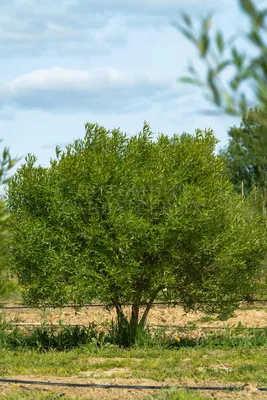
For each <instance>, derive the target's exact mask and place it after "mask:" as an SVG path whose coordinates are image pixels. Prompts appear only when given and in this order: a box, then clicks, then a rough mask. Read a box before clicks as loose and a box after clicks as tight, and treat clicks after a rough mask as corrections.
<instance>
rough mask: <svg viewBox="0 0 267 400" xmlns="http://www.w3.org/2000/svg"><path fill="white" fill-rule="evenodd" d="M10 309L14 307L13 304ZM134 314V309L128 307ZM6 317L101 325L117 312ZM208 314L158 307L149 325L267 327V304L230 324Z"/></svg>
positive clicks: (26, 312) (13, 312)
mask: <svg viewBox="0 0 267 400" xmlns="http://www.w3.org/2000/svg"><path fill="white" fill-rule="evenodd" d="M9 306H12V305H11V304H9ZM126 310H127V312H130V308H129V307H128V309H127V308H126ZM2 312H3V313H4V314H5V316H6V317H7V318H8V319H9V320H10V321H12V322H14V323H17V324H22V325H23V324H40V323H41V322H44V321H46V322H47V323H48V324H58V323H59V321H62V322H63V323H64V324H66V325H84V326H88V324H89V323H95V324H97V325H101V324H105V323H107V322H111V321H112V320H115V319H116V313H115V310H114V309H113V310H110V311H107V310H106V309H105V308H104V307H98V308H96V307H84V308H81V309H80V310H77V309H74V308H64V309H52V308H48V309H45V310H36V309H29V308H20V309H3V311H2ZM204 316H205V314H203V313H200V312H197V313H192V312H191V313H187V314H185V313H184V311H183V309H182V307H179V306H177V307H166V306H154V307H153V308H152V309H151V311H150V313H149V315H148V321H147V322H148V325H150V326H152V325H162V326H186V325H188V324H190V323H195V324H197V325H198V326H200V327H203V326H207V325H209V326H214V327H224V326H236V325H237V324H238V323H242V324H243V325H244V326H247V327H253V328H254V327H266V326H267V305H266V308H264V309H260V310H257V309H253V308H252V309H247V310H242V309H239V310H237V311H236V312H235V314H234V316H233V317H231V318H229V319H228V320H227V321H219V320H216V319H215V318H214V320H213V321H209V322H204V321H201V318H203V317H204Z"/></svg>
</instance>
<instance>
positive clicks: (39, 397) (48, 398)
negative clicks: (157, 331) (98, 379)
mask: <svg viewBox="0 0 267 400" xmlns="http://www.w3.org/2000/svg"><path fill="white" fill-rule="evenodd" d="M60 398H63V399H64V400H78V399H79V397H77V396H75V397H73V396H71V397H69V396H66V395H65V393H52V392H51V393H41V392H39V391H36V390H33V391H31V392H30V393H29V392H25V390H21V389H18V390H13V392H12V393H10V394H8V395H3V396H1V395H0V399H1V400H56V399H60ZM86 399H87V400H90V397H86ZM102 399H104V397H102ZM143 400H210V396H204V395H202V394H200V393H194V392H190V391H185V390H181V391H176V390H162V391H161V392H159V393H156V394H155V395H152V396H145V397H143Z"/></svg>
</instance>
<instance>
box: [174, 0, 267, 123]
mask: <svg viewBox="0 0 267 400" xmlns="http://www.w3.org/2000/svg"><path fill="white" fill-rule="evenodd" d="M239 5H240V8H241V11H242V12H244V13H245V14H246V16H247V17H248V18H249V24H250V29H249V32H248V33H244V34H243V36H241V35H237V34H236V35H234V37H232V38H229V39H228V40H227V39H226V38H225V37H224V35H223V33H222V32H221V31H220V30H217V31H216V32H215V34H214V36H212V33H211V25H212V24H211V17H210V16H208V17H206V18H204V19H203V20H202V21H201V29H200V32H199V33H197V32H196V29H195V27H194V24H193V23H192V21H191V19H189V17H188V16H187V15H183V23H182V24H176V27H177V29H178V30H179V31H180V32H181V33H182V34H183V35H184V36H185V37H186V38H187V39H188V40H189V41H190V42H191V43H193V44H194V45H195V47H196V49H197V51H198V53H199V57H200V59H201V61H202V62H203V63H204V65H205V69H206V77H204V78H203V79H202V78H201V77H200V76H199V74H198V73H197V72H196V69H195V68H194V67H189V68H188V72H189V74H190V75H189V76H187V77H182V78H181V79H180V81H181V82H183V83H189V84H192V85H194V86H200V87H202V88H204V90H205V97H206V98H207V99H208V100H209V101H210V102H211V103H212V104H213V105H215V106H216V107H218V108H220V109H221V110H223V111H225V112H226V113H228V114H232V115H243V114H244V113H245V112H247V111H248V109H249V107H250V106H251V105H252V104H251V101H252V100H251V99H253V101H254V100H256V104H259V105H260V106H261V107H262V108H263V110H264V111H265V112H266V111H267V95H266V93H267V91H266V89H267V84H266V82H267V58H266V55H267V43H266V40H265V39H266V16H267V9H258V7H257V5H256V1H252V0H239ZM188 21H190V24H189V23H188ZM184 25H185V26H184ZM238 36H239V37H240V36H241V37H242V38H243V39H244V41H245V43H246V44H249V45H250V46H253V47H254V49H255V50H256V52H253V51H251V50H250V51H249V53H246V52H245V51H240V50H239V48H240V45H235V44H234V41H235V40H236V39H237V37H238ZM254 53H255V55H253V54H254ZM229 67H230V69H229ZM226 69H227V74H226V76H223V73H224V72H225V71H226ZM229 75H230V78H228V77H229ZM254 116H255V117H257V116H258V115H257V114H254ZM261 122H262V123H263V124H265V125H266V124H267V119H266V118H265V119H264V120H262V121H261Z"/></svg>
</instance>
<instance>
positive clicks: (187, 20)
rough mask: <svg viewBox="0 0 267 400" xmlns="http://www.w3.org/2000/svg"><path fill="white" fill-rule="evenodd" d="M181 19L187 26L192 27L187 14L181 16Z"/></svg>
mask: <svg viewBox="0 0 267 400" xmlns="http://www.w3.org/2000/svg"><path fill="white" fill-rule="evenodd" d="M182 18H183V20H184V22H185V23H186V25H187V26H190V27H191V26H192V22H191V19H190V17H189V15H188V14H182Z"/></svg>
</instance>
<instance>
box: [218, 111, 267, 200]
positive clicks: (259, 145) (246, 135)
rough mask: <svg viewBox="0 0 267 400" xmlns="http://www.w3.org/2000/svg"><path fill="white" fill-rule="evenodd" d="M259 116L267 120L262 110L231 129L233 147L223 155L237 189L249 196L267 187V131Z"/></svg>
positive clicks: (245, 115)
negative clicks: (252, 192) (255, 189)
mask: <svg viewBox="0 0 267 400" xmlns="http://www.w3.org/2000/svg"><path fill="white" fill-rule="evenodd" d="M255 114H257V115H259V117H260V118H265V114H264V112H263V111H262V110H260V109H259V108H258V107H256V108H254V109H250V110H249V111H248V112H247V113H246V114H244V115H243V118H242V122H241V124H240V126H239V127H236V126H233V127H231V128H230V129H229V131H228V135H229V138H230V140H229V144H228V146H227V148H226V149H225V150H224V151H222V152H221V154H222V155H223V156H224V157H225V160H226V163H227V170H228V174H229V178H230V180H231V181H232V183H233V184H234V186H235V188H236V190H237V191H238V192H239V193H242V189H243V192H244V194H245V195H247V194H249V193H250V192H251V191H252V190H253V188H258V189H261V191H262V192H264V189H265V188H266V186H267V128H266V126H265V125H263V124H261V123H260V122H258V118H257V117H256V118H255V116H254V115H255Z"/></svg>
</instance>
